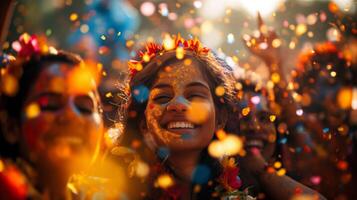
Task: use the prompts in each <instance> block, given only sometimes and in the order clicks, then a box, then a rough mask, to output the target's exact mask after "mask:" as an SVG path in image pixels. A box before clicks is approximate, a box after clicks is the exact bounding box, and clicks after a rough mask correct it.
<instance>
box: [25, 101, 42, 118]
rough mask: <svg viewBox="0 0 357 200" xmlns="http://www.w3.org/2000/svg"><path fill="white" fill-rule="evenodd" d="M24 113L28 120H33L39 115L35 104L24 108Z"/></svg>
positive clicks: (38, 107) (39, 110)
mask: <svg viewBox="0 0 357 200" xmlns="http://www.w3.org/2000/svg"><path fill="white" fill-rule="evenodd" d="M25 113H26V117H27V118H28V119H32V118H35V117H37V116H38V115H39V114H40V113H41V109H40V106H39V105H38V104H37V103H31V104H29V105H27V106H26V108H25Z"/></svg>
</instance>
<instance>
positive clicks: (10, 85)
mask: <svg viewBox="0 0 357 200" xmlns="http://www.w3.org/2000/svg"><path fill="white" fill-rule="evenodd" d="M2 72H3V71H2ZM0 87H1V89H2V91H3V92H4V93H5V94H6V95H8V96H14V95H16V93H17V91H18V87H19V84H18V82H17V79H16V78H15V77H14V76H13V75H10V74H5V75H4V77H3V80H1V85H0Z"/></svg>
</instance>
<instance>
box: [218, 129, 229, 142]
mask: <svg viewBox="0 0 357 200" xmlns="http://www.w3.org/2000/svg"><path fill="white" fill-rule="evenodd" d="M216 136H217V138H218V139H219V140H223V139H224V138H225V137H226V136H227V134H226V132H225V131H224V130H223V129H219V130H218V131H217V132H216Z"/></svg>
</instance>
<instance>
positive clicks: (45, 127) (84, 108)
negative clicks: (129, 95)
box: [21, 63, 103, 173]
mask: <svg viewBox="0 0 357 200" xmlns="http://www.w3.org/2000/svg"><path fill="white" fill-rule="evenodd" d="M74 69H79V67H77V66H72V65H69V64H65V63H51V64H47V66H44V69H43V70H42V71H41V72H40V74H39V76H38V78H37V79H36V82H35V83H33V86H32V87H31V88H30V90H29V92H28V95H27V98H26V100H25V103H24V106H23V112H22V113H24V116H23V118H22V123H21V131H22V136H23V137H22V141H21V145H22V149H23V151H24V154H25V156H28V158H29V159H30V160H31V161H33V162H34V163H35V164H36V165H37V167H38V168H39V169H46V170H48V169H50V170H53V172H54V173H55V172H56V170H66V171H68V170H70V171H71V170H72V169H74V168H72V167H73V166H76V168H77V167H78V169H79V168H81V166H82V164H85V165H88V164H89V161H90V158H91V156H93V155H94V153H95V151H96V149H97V145H98V144H99V141H100V138H101V136H102V129H103V122H102V119H101V116H100V113H99V102H98V99H97V97H96V93H95V92H94V91H95V86H93V87H87V88H92V89H91V90H87V91H85V90H83V91H74V90H72V89H71V88H72V87H73V83H71V77H70V76H71V74H73V73H72V72H73V70H74ZM70 165H71V166H70ZM72 165H73V166H72Z"/></svg>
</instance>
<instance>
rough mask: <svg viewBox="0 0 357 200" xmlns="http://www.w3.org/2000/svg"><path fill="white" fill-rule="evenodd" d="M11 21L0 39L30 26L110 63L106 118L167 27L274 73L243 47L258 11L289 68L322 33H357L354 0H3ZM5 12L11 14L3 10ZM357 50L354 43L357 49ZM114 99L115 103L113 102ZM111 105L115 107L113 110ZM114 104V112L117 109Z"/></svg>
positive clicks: (4, 41)
mask: <svg viewBox="0 0 357 200" xmlns="http://www.w3.org/2000/svg"><path fill="white" fill-rule="evenodd" d="M3 4H7V5H6V7H5V6H2V10H5V11H7V12H8V13H10V14H8V15H7V18H8V23H7V24H6V23H5V25H2V26H3V27H6V28H5V29H3V31H2V38H1V45H2V49H3V50H4V51H5V52H8V53H11V51H12V50H11V42H12V41H14V40H16V39H17V38H18V36H19V35H20V34H22V33H24V32H28V33H30V34H37V35H39V36H45V37H46V38H47V40H48V41H47V42H48V43H49V44H50V45H54V46H56V47H57V48H59V49H65V50H69V51H73V52H75V53H78V54H80V55H81V56H83V58H84V59H90V60H94V61H95V62H98V63H99V64H100V65H101V66H102V67H103V69H104V72H103V79H102V80H103V81H102V85H101V92H102V97H103V99H104V103H105V104H106V107H105V110H106V111H107V112H106V113H108V114H107V119H108V120H109V123H110V121H115V117H116V116H115V105H117V104H118V103H117V102H118V101H120V98H119V100H115V97H116V96H115V95H113V94H112V93H110V92H109V91H113V90H115V89H117V88H116V85H117V83H118V82H120V81H122V80H124V78H125V75H126V65H125V64H126V62H125V61H127V60H128V59H130V57H132V56H134V55H135V53H136V50H137V48H138V47H139V46H140V45H142V44H144V43H145V42H148V41H153V40H156V41H160V40H161V39H162V36H163V34H165V33H169V34H177V33H180V34H181V35H182V36H183V37H185V38H192V37H196V36H197V37H198V38H199V39H200V40H201V41H202V42H203V43H204V44H205V45H206V46H208V47H210V48H212V49H213V50H215V51H217V52H219V53H220V54H221V55H224V57H225V59H226V61H227V62H228V63H229V64H231V65H234V66H238V68H239V69H245V70H250V71H253V72H255V73H257V74H259V77H260V78H261V79H263V80H264V79H265V80H268V79H269V74H268V70H267V68H266V66H265V65H264V64H263V63H262V62H261V61H260V60H259V59H257V58H255V57H253V56H251V55H250V54H249V52H248V50H247V49H245V47H244V43H243V41H242V37H243V35H244V34H253V35H254V30H256V29H257V12H258V11H259V12H260V13H261V15H262V18H263V20H264V21H265V23H266V24H267V25H268V26H271V27H274V29H275V30H276V32H277V34H278V35H279V37H280V40H279V41H277V43H276V45H277V46H281V48H282V50H283V51H284V55H285V57H284V58H285V60H286V61H287V63H286V64H285V68H284V70H285V72H286V74H288V73H287V72H289V71H290V69H292V68H294V66H295V65H294V63H296V62H295V61H296V55H297V53H298V52H300V51H301V50H303V49H308V48H311V47H312V44H314V43H315V42H319V41H333V42H343V43H346V42H347V43H348V41H349V40H350V39H352V38H355V37H356V34H357V29H356V10H357V3H356V1H354V0H264V1H262V0H219V1H218V0H196V1H188V0H171V1H168V0H167V1H163V0H152V1H144V0H143V1H136V0H75V1H74V0H36V1H34V0H27V1H25V0H17V1H4V2H3ZM3 15H5V14H3ZM355 51H356V50H355ZM113 106H114V107H113ZM112 111H113V112H112ZM111 112H112V114H111Z"/></svg>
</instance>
